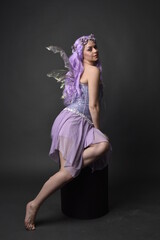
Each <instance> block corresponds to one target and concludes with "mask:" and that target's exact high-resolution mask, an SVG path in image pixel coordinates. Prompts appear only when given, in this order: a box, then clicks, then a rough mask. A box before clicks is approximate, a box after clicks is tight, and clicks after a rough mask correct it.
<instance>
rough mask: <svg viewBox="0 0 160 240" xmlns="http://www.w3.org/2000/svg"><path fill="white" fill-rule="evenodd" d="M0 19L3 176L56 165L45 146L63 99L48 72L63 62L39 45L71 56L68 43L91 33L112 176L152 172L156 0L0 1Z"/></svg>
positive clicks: (149, 174) (156, 83)
mask: <svg viewBox="0 0 160 240" xmlns="http://www.w3.org/2000/svg"><path fill="white" fill-rule="evenodd" d="M0 24H1V37H0V42H1V45H0V48H1V54H0V59H1V64H0V68H1V81H0V85H1V86H0V96H1V101H0V104H1V108H0V109H1V111H0V113H1V117H0V121H1V128H0V129H1V134H0V139H1V155H0V157H1V161H0V171H1V176H2V174H4V175H5V176H10V175H13V176H14V175H17V176H19V175H27V174H28V175H31V174H34V175H38V174H44V175H45V174H46V173H47V172H48V173H53V172H54V171H55V170H56V169H57V168H58V166H57V165H56V164H55V163H54V162H53V161H52V160H51V159H50V158H49V157H48V152H49V148H50V144H51V138H50V131H51V126H52V123H53V121H54V119H55V117H56V116H57V114H58V113H59V112H60V111H61V110H62V109H63V102H62V100H61V99H60V97H61V90H60V88H59V84H58V83H57V82H56V81H55V80H54V79H53V78H48V77H47V76H46V74H47V73H48V72H50V71H51V70H52V69H54V68H61V67H63V61H62V59H61V58H60V56H59V55H54V54H52V53H50V52H49V51H47V50H46V48H45V47H46V46H48V45H51V44H53V45H59V46H61V47H62V48H63V49H65V51H66V53H67V54H68V55H70V54H71V45H72V44H73V42H74V41H75V40H76V39H77V38H78V37H80V36H81V35H88V34H90V33H94V34H95V36H96V38H97V43H98V47H99V52H100V59H101V62H102V66H103V81H104V91H105V93H104V94H105V96H104V98H105V104H106V111H105V112H104V113H103V121H102V122H103V123H102V129H103V131H104V132H105V133H106V134H107V135H108V136H109V138H110V142H111V144H112V148H113V153H112V161H111V164H110V171H109V172H110V176H111V177H112V178H116V177H117V178H118V179H119V178H122V177H125V176H136V177H148V178H149V177H156V176H158V168H159V166H160V163H159V158H158V149H159V122H160V114H159V100H160V99H159V75H160V74H159V55H158V52H159V42H160V35H159V3H158V1H127V0H126V1H124V0H122V1H119V0H113V1H108V0H101V1H94V0H92V1H70V0H68V1H62V0H61V1H59V0H58V1H57V0H55V1H49V0H47V1H42V0H39V1H38V0H37V1H30V0H28V1H3V3H2V4H1V21H0Z"/></svg>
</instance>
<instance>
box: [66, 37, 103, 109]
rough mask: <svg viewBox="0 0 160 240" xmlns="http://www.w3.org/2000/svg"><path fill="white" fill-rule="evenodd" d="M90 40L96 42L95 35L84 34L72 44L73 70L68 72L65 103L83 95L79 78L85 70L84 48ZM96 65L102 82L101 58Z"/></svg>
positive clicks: (71, 62) (70, 60) (71, 61)
mask: <svg viewBox="0 0 160 240" xmlns="http://www.w3.org/2000/svg"><path fill="white" fill-rule="evenodd" d="M88 40H92V41H94V42H95V43H96V39H95V37H94V35H93V34H90V35H88V36H82V37H80V38H78V39H77V40H76V41H75V43H74V44H73V46H72V55H71V56H70V57H69V62H70V64H71V70H70V71H68V72H67V74H66V78H65V87H64V90H63V97H64V104H65V105H69V104H70V103H72V102H74V100H75V99H76V98H77V97H79V96H80V95H81V89H80V84H79V83H80V82H79V80H80V77H81V75H82V73H83V71H84V67H83V49H84V46H85V45H86V44H87V42H88ZM96 66H97V67H98V68H99V69H100V80H101V83H102V66H101V63H100V61H99V59H98V60H97V62H96ZM101 86H102V84H101Z"/></svg>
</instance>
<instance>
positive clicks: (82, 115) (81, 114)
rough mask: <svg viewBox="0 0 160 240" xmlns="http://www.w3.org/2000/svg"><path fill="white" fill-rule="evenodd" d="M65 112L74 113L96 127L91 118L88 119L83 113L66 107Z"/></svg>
mask: <svg viewBox="0 0 160 240" xmlns="http://www.w3.org/2000/svg"><path fill="white" fill-rule="evenodd" d="M64 110H68V111H71V112H74V113H76V114H78V115H79V116H81V117H83V118H84V119H86V120H87V121H88V122H89V123H90V124H92V125H94V124H93V123H92V122H91V120H90V119H89V118H87V117H86V116H85V115H84V114H83V113H80V112H78V111H77V110H76V109H72V108H69V107H66V108H64Z"/></svg>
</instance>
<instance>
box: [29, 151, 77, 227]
mask: <svg viewBox="0 0 160 240" xmlns="http://www.w3.org/2000/svg"><path fill="white" fill-rule="evenodd" d="M60 161H61V169H60V170H59V171H58V172H57V173H56V174H54V175H53V176H51V177H50V178H49V179H48V181H46V182H45V184H44V185H43V187H42V189H41V191H40V192H39V193H38V195H37V196H36V198H35V199H34V200H32V201H31V202H29V203H28V204H27V206H26V216H25V221H24V223H25V227H26V229H27V230H34V229H35V224H34V222H35V217H36V214H37V211H38V209H39V207H40V205H41V204H42V203H43V202H44V200H45V199H46V198H48V197H49V196H50V195H51V194H52V193H54V192H55V191H56V190H58V189H59V188H61V187H62V186H64V185H65V184H66V183H67V182H69V181H71V180H72V179H73V177H72V176H71V174H70V173H69V172H68V171H67V170H66V169H65V168H64V162H65V160H64V159H63V157H62V155H61V153H60Z"/></svg>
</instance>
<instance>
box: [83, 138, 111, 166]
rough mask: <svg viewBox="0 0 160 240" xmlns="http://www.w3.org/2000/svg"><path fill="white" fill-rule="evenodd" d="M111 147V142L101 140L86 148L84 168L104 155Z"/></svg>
mask: <svg viewBox="0 0 160 240" xmlns="http://www.w3.org/2000/svg"><path fill="white" fill-rule="evenodd" d="M108 149H109V142H100V143H96V144H92V145H90V147H88V148H86V149H85V150H84V151H83V154H82V157H83V164H82V168H84V167H86V166H87V165H89V164H90V163H92V162H94V161H95V160H97V158H99V157H100V156H101V155H103V154H104V153H105V152H106V151H108Z"/></svg>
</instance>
